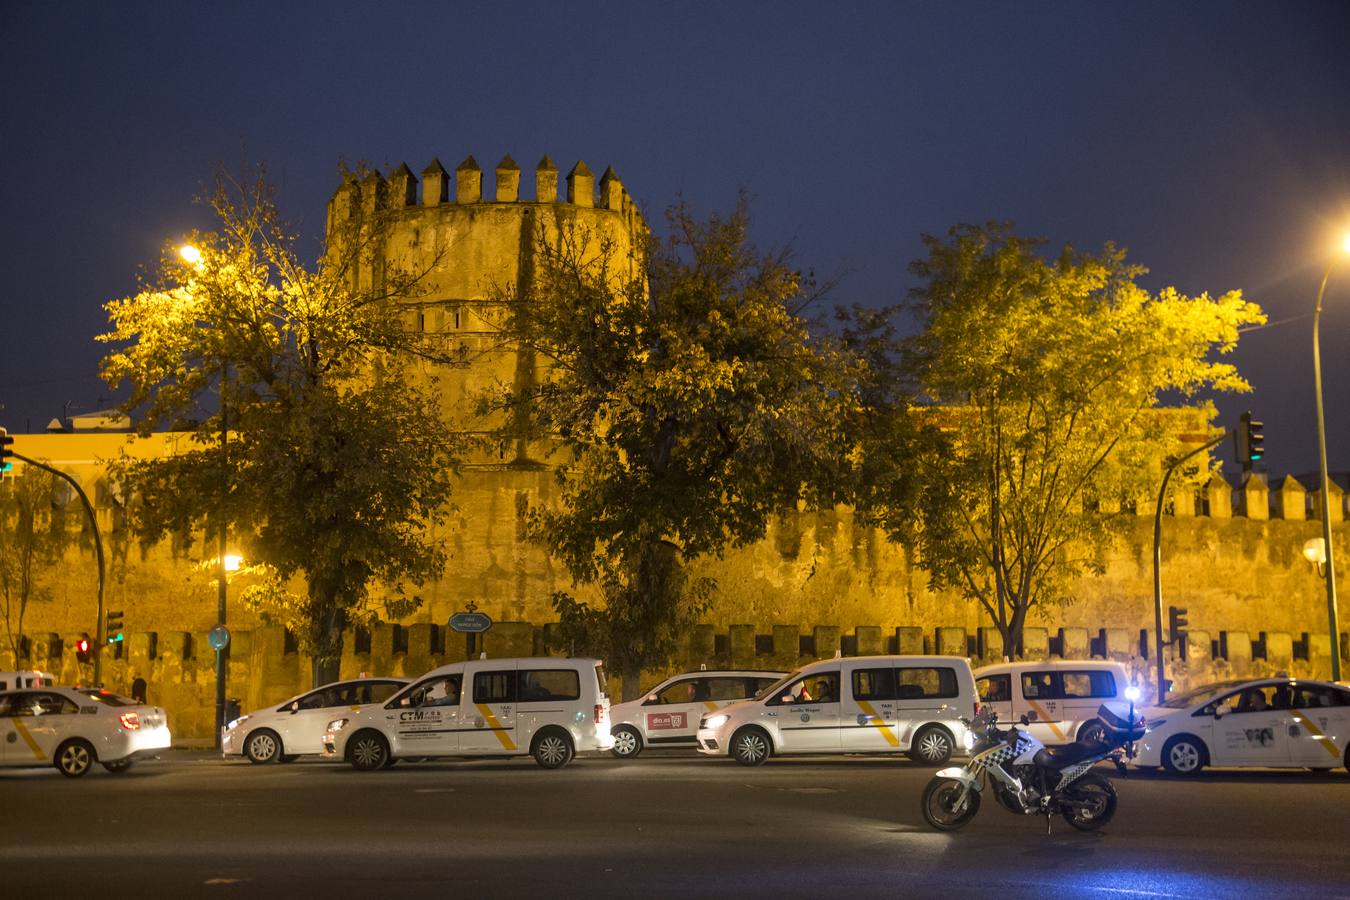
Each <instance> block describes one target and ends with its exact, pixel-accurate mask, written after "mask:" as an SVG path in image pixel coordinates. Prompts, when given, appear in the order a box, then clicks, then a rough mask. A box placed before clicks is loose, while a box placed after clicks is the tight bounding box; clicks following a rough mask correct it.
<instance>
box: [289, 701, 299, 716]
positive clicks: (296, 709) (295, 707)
mask: <svg viewBox="0 0 1350 900" xmlns="http://www.w3.org/2000/svg"><path fill="white" fill-rule="evenodd" d="M299 711H300V701H299V700H297V701H295V702H294V703H292V704H291V715H295V714H296V713H298V712H299Z"/></svg>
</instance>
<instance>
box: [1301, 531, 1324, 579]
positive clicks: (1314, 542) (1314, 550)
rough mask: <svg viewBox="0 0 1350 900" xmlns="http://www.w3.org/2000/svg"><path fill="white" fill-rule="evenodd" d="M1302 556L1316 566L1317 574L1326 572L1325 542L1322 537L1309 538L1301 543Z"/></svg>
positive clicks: (1321, 574)
mask: <svg viewBox="0 0 1350 900" xmlns="http://www.w3.org/2000/svg"><path fill="white" fill-rule="evenodd" d="M1303 558H1304V559H1306V560H1307V561H1308V562H1310V563H1312V564H1313V565H1314V566H1316V567H1317V574H1318V575H1319V576H1324V575H1326V574H1327V542H1326V541H1324V540H1323V539H1322V538H1310V539H1308V540H1307V541H1305V542H1304V544H1303Z"/></svg>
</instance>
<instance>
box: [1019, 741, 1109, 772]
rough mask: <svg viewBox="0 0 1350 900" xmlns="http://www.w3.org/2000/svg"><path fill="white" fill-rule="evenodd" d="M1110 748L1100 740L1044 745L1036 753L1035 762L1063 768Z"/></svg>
mask: <svg viewBox="0 0 1350 900" xmlns="http://www.w3.org/2000/svg"><path fill="white" fill-rule="evenodd" d="M1109 749H1110V748H1109V747H1108V745H1106V744H1103V743H1102V742H1100V741H1092V742H1091V743H1087V744H1085V743H1081V742H1078V743H1073V744H1066V745H1065V746H1063V747H1045V748H1044V749H1042V750H1040V751H1038V752H1037V753H1036V758H1035V763H1036V765H1038V766H1043V767H1045V768H1047V769H1065V768H1068V767H1069V766H1072V765H1074V764H1075V763H1080V762H1082V761H1083V760H1085V759H1090V758H1091V757H1094V756H1100V755H1102V754H1105V753H1106V752H1107V751H1108V750H1109Z"/></svg>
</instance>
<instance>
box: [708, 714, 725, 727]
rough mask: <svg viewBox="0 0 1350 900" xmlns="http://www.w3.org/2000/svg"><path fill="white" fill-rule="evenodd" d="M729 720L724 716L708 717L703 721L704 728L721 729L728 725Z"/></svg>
mask: <svg viewBox="0 0 1350 900" xmlns="http://www.w3.org/2000/svg"><path fill="white" fill-rule="evenodd" d="M728 718H729V717H728V716H724V715H716V716H708V717H707V718H706V719H704V720H703V727H704V728H721V727H722V726H723V725H725V724H727V719H728Z"/></svg>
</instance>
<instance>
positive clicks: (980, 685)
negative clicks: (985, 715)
mask: <svg viewBox="0 0 1350 900" xmlns="http://www.w3.org/2000/svg"><path fill="white" fill-rule="evenodd" d="M975 690H976V691H977V692H978V693H979V695H980V699H981V700H983V701H984V702H986V703H1006V702H1008V701H1009V700H1011V699H1012V676H1011V675H985V676H984V677H983V678H977V679H975Z"/></svg>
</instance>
